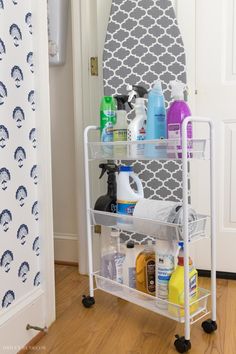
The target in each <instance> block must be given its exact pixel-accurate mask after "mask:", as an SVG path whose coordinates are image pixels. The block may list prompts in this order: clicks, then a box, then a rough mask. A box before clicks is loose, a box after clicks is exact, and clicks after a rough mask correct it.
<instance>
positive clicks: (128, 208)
mask: <svg viewBox="0 0 236 354" xmlns="http://www.w3.org/2000/svg"><path fill="white" fill-rule="evenodd" d="M136 203H137V201H133V202H131V201H120V200H117V211H118V214H125V215H133V212H134V208H135V205H136Z"/></svg>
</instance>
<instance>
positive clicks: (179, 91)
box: [170, 81, 185, 100]
mask: <svg viewBox="0 0 236 354" xmlns="http://www.w3.org/2000/svg"><path fill="white" fill-rule="evenodd" d="M170 86H171V97H172V98H175V99H176V100H184V89H185V84H183V83H182V82H181V81H171V82H170Z"/></svg>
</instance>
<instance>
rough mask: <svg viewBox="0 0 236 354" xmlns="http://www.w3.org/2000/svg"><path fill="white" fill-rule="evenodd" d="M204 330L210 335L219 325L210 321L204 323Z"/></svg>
mask: <svg viewBox="0 0 236 354" xmlns="http://www.w3.org/2000/svg"><path fill="white" fill-rule="evenodd" d="M202 328H203V330H204V331H205V332H206V333H208V334H210V333H213V332H215V331H216V330H217V323H216V322H215V321H212V320H211V319H209V320H206V321H204V322H202Z"/></svg>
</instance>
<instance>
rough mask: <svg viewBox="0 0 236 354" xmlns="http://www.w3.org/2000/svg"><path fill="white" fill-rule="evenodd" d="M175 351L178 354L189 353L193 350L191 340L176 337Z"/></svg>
mask: <svg viewBox="0 0 236 354" xmlns="http://www.w3.org/2000/svg"><path fill="white" fill-rule="evenodd" d="M175 338H177V339H176V341H175V349H176V350H177V352H178V353H187V352H188V351H189V350H190V349H191V342H190V340H186V339H185V337H180V336H178V335H176V336H175Z"/></svg>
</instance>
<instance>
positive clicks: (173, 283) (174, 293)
mask: <svg viewBox="0 0 236 354" xmlns="http://www.w3.org/2000/svg"><path fill="white" fill-rule="evenodd" d="M179 246H180V251H179V256H178V265H177V267H176V269H175V270H174V272H173V273H172V275H171V278H170V281H169V302H170V303H172V304H177V305H180V306H182V307H184V243H183V242H180V243H179ZM189 297H190V314H192V313H193V312H195V311H197V309H198V302H197V299H198V272H197V270H196V269H195V268H194V266H193V261H192V259H191V258H190V257H189ZM195 301H196V302H195ZM193 302H194V304H192V305H191V303H193ZM169 312H170V313H171V314H173V315H175V316H180V317H184V309H183V308H181V309H179V308H177V307H175V306H174V305H171V304H169Z"/></svg>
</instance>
